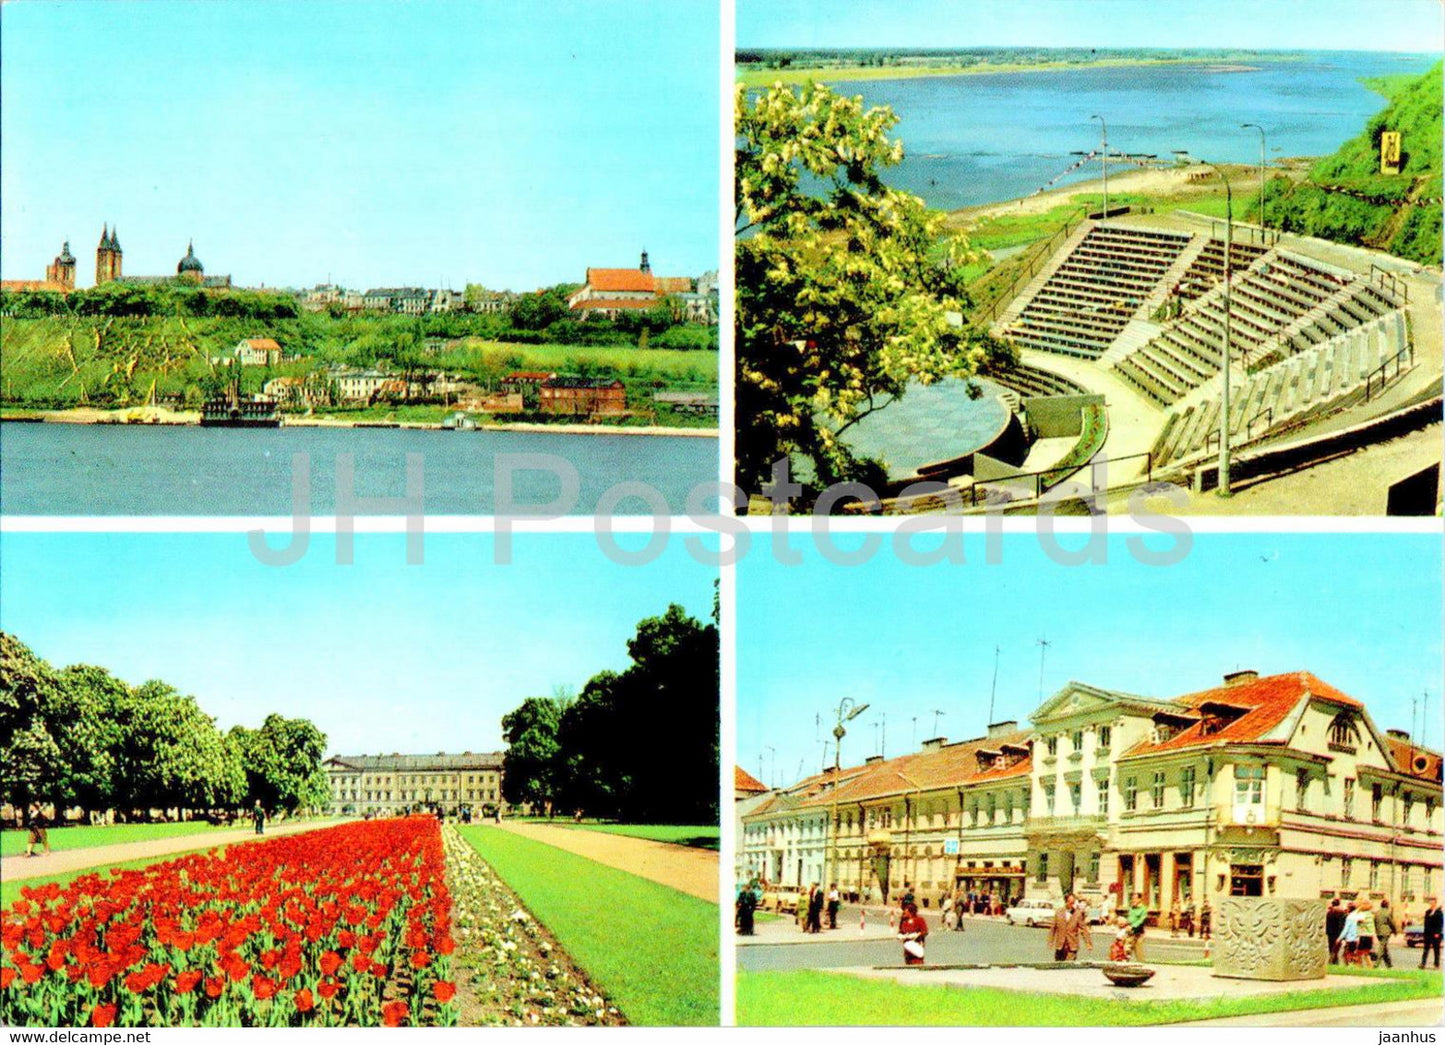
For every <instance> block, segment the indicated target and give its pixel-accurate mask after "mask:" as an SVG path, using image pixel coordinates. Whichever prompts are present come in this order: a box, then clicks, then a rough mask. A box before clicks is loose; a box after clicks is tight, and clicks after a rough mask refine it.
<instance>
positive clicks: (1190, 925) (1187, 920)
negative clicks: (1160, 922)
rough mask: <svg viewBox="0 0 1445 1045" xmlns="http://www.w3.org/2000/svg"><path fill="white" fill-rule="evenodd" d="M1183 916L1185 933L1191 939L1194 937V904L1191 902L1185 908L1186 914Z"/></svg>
mask: <svg viewBox="0 0 1445 1045" xmlns="http://www.w3.org/2000/svg"><path fill="white" fill-rule="evenodd" d="M1181 917H1182V919H1183V929H1184V932H1185V934H1186V935H1187V936H1188V937H1189V938H1190V939H1191V940H1192V939H1194V905H1193V904H1190V905H1189V906H1188V907H1186V908H1184V914H1183V915H1182V916H1181Z"/></svg>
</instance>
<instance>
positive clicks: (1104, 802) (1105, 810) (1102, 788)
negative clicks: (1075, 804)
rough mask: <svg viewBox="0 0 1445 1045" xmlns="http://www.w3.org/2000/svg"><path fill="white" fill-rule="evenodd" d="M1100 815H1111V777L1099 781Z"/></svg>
mask: <svg viewBox="0 0 1445 1045" xmlns="http://www.w3.org/2000/svg"><path fill="white" fill-rule="evenodd" d="M1099 815H1100V816H1108V815H1109V778H1108V777H1105V778H1104V779H1103V780H1100V781H1099Z"/></svg>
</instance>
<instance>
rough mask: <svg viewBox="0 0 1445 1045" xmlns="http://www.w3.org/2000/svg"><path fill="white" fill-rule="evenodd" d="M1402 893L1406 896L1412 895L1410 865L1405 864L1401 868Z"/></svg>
mask: <svg viewBox="0 0 1445 1045" xmlns="http://www.w3.org/2000/svg"><path fill="white" fill-rule="evenodd" d="M1400 892H1401V893H1402V894H1404V895H1406V896H1408V895H1409V894H1410V865H1409V864H1405V865H1403V866H1402V867H1401V868H1400Z"/></svg>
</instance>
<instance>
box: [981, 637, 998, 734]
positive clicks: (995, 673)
mask: <svg viewBox="0 0 1445 1045" xmlns="http://www.w3.org/2000/svg"><path fill="white" fill-rule="evenodd" d="M996 693H998V646H997V645H995V646H994V648H993V684H992V685H990V686H989V687H988V721H987V722H985V723H984V725H986V726H991V725H993V698H994V695H995V694H996Z"/></svg>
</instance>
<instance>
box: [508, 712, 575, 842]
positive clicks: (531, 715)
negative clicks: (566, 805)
mask: <svg viewBox="0 0 1445 1045" xmlns="http://www.w3.org/2000/svg"><path fill="white" fill-rule="evenodd" d="M565 704H566V702H565V701H564V700H561V699H559V698H557V697H528V698H527V699H526V700H524V701H523V702H522V704H521V706H520V707H518V708H517V709H516V710H515V711H512V712H510V713H509V714H507V715H504V716H503V717H502V738H503V739H504V740H506V742H507V751H506V754H504V755H503V756H502V797H503V798H505V799H506V800H507V801H508V802H510V803H511V804H512V805H524V804H526V805H531V806H532V807H533V808H534V809H535V808H545V809H546V810H547V811H548V812H549V813H550V812H551V809H552V803H553V801H554V799H555V796H556V793H557V783H558V766H559V763H558V751H559V748H558V744H557V727H558V725H559V724H560V723H561V721H562V712H563V710H564V708H565Z"/></svg>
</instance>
